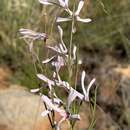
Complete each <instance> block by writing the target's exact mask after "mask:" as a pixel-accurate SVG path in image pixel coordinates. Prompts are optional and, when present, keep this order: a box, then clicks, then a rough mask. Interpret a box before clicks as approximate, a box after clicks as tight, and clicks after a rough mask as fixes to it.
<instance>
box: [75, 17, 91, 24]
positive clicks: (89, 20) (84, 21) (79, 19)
mask: <svg viewBox="0 0 130 130" xmlns="http://www.w3.org/2000/svg"><path fill="white" fill-rule="evenodd" d="M76 19H77V21H80V22H83V23H89V22H91V21H92V20H91V19H90V18H86V19H82V18H80V17H79V16H77V17H76Z"/></svg>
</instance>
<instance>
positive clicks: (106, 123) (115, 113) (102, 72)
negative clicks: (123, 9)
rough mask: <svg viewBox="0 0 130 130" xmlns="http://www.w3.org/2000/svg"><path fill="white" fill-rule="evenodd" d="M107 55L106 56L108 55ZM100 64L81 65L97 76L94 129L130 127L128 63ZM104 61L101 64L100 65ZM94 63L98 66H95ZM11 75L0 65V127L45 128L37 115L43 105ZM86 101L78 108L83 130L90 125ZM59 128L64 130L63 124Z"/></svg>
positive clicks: (2, 129) (46, 124)
mask: <svg viewBox="0 0 130 130" xmlns="http://www.w3.org/2000/svg"><path fill="white" fill-rule="evenodd" d="M108 58H110V57H108ZM111 61H112V62H111V63H109V64H108V63H107V62H106V61H105V60H103V66H102V65H101V64H99V65H97V64H96V67H94V66H95V63H94V62H92V63H91V61H89V63H91V64H89V65H86V66H87V67H88V68H86V66H85V67H84V66H83V67H84V68H85V69H86V70H88V69H89V70H90V68H92V67H93V69H92V70H93V71H92V73H93V75H91V76H92V77H93V76H96V78H97V84H98V86H99V87H98V95H97V109H96V125H95V130H129V129H130V97H129V92H130V66H129V65H126V66H122V65H120V64H118V66H117V65H116V62H115V61H114V60H113V59H111ZM105 64H107V65H106V66H105V67H104V65H105ZM97 66H98V69H97ZM10 76H12V73H11V71H10V70H9V69H8V68H7V67H0V130H49V129H50V127H49V122H48V119H47V118H42V117H41V116H40V113H41V111H43V110H44V109H45V108H44V106H43V105H42V103H41V101H40V98H39V96H36V95H33V94H31V93H30V92H29V90H27V89H26V88H25V87H23V86H19V85H13V84H11V83H10V82H9V77H10ZM88 105H89V104H87V105H85V104H84V105H83V107H82V109H81V113H80V114H81V117H82V119H81V121H80V122H78V123H77V125H76V129H77V130H86V129H87V128H88V126H89V124H90V114H89V113H91V112H90V110H89V107H88ZM63 127H64V128H63V130H67V126H66V124H64V125H63Z"/></svg>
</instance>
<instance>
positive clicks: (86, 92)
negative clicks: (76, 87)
mask: <svg viewBox="0 0 130 130" xmlns="http://www.w3.org/2000/svg"><path fill="white" fill-rule="evenodd" d="M84 80H85V71H83V72H82V76H81V86H82V90H83V94H84V100H85V101H89V91H90V88H91V87H92V85H93V84H94V82H95V81H96V79H95V78H94V79H93V80H92V81H91V82H90V83H89V85H88V87H87V91H86V89H85V86H84Z"/></svg>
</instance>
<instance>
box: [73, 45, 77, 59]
mask: <svg viewBox="0 0 130 130" xmlns="http://www.w3.org/2000/svg"><path fill="white" fill-rule="evenodd" d="M76 50H77V47H76V46H75V45H74V47H73V60H76Z"/></svg>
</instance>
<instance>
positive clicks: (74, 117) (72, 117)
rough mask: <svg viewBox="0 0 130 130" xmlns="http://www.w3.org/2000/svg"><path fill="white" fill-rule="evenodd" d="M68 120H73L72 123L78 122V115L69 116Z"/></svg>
mask: <svg viewBox="0 0 130 130" xmlns="http://www.w3.org/2000/svg"><path fill="white" fill-rule="evenodd" d="M69 119H70V120H74V121H76V120H80V115H79V114H73V115H70V116H69Z"/></svg>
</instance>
